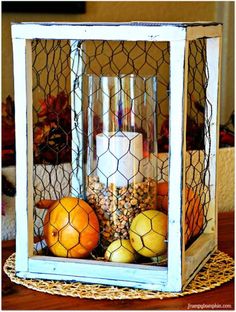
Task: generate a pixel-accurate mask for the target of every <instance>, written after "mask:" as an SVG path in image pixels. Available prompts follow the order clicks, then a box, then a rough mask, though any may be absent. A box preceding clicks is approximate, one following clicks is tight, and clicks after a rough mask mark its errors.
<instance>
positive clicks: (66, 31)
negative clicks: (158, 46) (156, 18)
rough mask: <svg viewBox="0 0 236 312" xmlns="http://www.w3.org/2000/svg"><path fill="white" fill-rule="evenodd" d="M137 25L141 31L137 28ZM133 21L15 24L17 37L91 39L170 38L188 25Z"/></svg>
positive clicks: (180, 35) (178, 35) (181, 33)
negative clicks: (104, 23) (131, 23)
mask: <svg viewBox="0 0 236 312" xmlns="http://www.w3.org/2000/svg"><path fill="white" fill-rule="evenodd" d="M137 27H139V28H138V31H137ZM137 27H134V25H130V24H121V23H120V24H115V25H114V24H106V25H101V23H98V24H96V23H94V24H73V23H70V24H69V23H68V24H65V23H61V24H60V23H59V24H58V23H37V24H35V23H22V24H14V25H13V26H12V31H13V37H14V38H26V39H32V38H33V37H34V38H44V39H52V38H57V39H77V40H81V39H82V40H83V39H90V40H109V39H112V40H129V41H140V40H141V41H142V40H146V41H163V40H165V41H168V40H177V39H179V40H182V39H184V38H185V36H186V28H185V27H181V26H178V27H176V26H175V25H168V24H167V25H161V26H156V27H154V26H153V25H152V26H141V25H140V26H137Z"/></svg>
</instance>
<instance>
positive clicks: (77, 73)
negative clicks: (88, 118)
mask: <svg viewBox="0 0 236 312" xmlns="http://www.w3.org/2000/svg"><path fill="white" fill-rule="evenodd" d="M70 45H71V91H72V93H71V129H72V142H71V147H72V150H71V153H72V154H71V166H72V178H71V196H75V197H77V196H78V194H79V195H80V197H81V196H83V195H84V194H83V193H84V187H85V186H84V183H85V181H84V178H83V153H84V151H83V114H82V107H83V99H82V97H83V92H82V73H83V62H82V51H81V50H79V49H78V40H71V41H70Z"/></svg>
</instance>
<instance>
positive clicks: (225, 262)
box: [3, 250, 234, 300]
mask: <svg viewBox="0 0 236 312" xmlns="http://www.w3.org/2000/svg"><path fill="white" fill-rule="evenodd" d="M3 269H4V271H5V273H6V274H7V275H8V276H9V278H10V279H11V281H12V282H14V283H16V284H20V285H23V286H25V287H27V288H30V289H33V290H37V291H40V292H45V293H49V294H52V295H61V296H71V297H78V298H86V299H112V300H114V299H164V298H173V297H180V296H185V295H190V294H196V293H201V292H204V291H207V290H210V289H213V288H215V287H217V286H220V285H222V284H223V283H226V282H228V281H229V280H231V279H232V278H233V277H234V260H233V259H232V258H231V257H230V256H228V255H227V254H225V253H224V252H221V251H219V250H218V251H216V252H215V253H214V254H213V255H212V256H211V257H210V259H209V260H208V262H207V263H206V264H205V266H204V267H203V268H202V269H201V271H200V272H199V273H198V274H197V275H196V276H195V278H194V279H193V280H192V281H191V282H190V283H189V284H188V286H187V287H186V288H185V290H184V291H183V292H182V293H169V292H159V291H150V290H143V289H134V288H127V287H125V288H124V287H115V286H104V285H97V284H96V285H93V284H83V283H80V282H65V281H52V280H50V281H48V280H40V279H22V278H19V277H17V276H16V275H15V254H12V255H11V256H10V257H9V258H8V259H7V261H6V262H5V264H4V267H3Z"/></svg>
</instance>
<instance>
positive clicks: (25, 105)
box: [13, 39, 33, 271]
mask: <svg viewBox="0 0 236 312" xmlns="http://www.w3.org/2000/svg"><path fill="white" fill-rule="evenodd" d="M13 53H14V63H13V66H14V67H13V68H14V81H15V83H14V86H15V90H14V99H15V116H16V125H15V133H16V201H15V202H16V271H22V270H23V271H25V270H28V257H29V256H31V255H32V254H33V231H32V229H33V214H32V209H33V206H32V200H33V196H32V194H33V192H32V187H33V183H32V182H33V181H32V174H33V170H32V130H30V127H32V109H31V108H32V92H31V90H32V82H31V74H30V70H31V68H32V65H31V45H30V41H28V40H25V39H15V40H13ZM30 106H31V108H29V107H30ZM30 153H31V156H30Z"/></svg>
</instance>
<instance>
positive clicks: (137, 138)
mask: <svg viewBox="0 0 236 312" xmlns="http://www.w3.org/2000/svg"><path fill="white" fill-rule="evenodd" d="M96 151H97V175H98V177H99V179H100V182H102V183H104V184H107V182H108V185H109V184H110V183H114V184H115V185H116V186H117V187H122V186H127V184H130V183H134V182H136V183H138V182H142V180H143V175H142V174H140V173H139V171H140V163H141V160H142V158H143V136H142V134H141V133H137V132H117V133H115V132H107V133H100V134H98V135H97V136H96Z"/></svg>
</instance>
